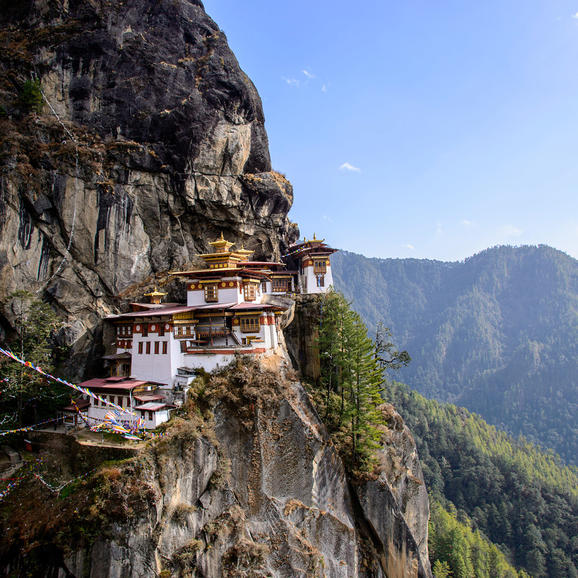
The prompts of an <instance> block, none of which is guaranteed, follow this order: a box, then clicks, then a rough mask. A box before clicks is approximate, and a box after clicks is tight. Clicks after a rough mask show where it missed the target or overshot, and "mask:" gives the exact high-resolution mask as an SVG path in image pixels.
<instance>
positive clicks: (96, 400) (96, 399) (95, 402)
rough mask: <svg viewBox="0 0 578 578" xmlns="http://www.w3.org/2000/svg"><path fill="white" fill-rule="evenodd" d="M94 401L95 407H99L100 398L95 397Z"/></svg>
mask: <svg viewBox="0 0 578 578" xmlns="http://www.w3.org/2000/svg"><path fill="white" fill-rule="evenodd" d="M93 399H94V405H95V406H96V405H98V398H96V397H95V398H93Z"/></svg>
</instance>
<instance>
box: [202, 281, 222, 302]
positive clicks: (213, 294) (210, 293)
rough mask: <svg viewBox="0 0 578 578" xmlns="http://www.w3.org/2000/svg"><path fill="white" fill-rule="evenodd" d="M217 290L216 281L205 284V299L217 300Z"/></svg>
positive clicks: (209, 300) (208, 300) (207, 300)
mask: <svg viewBox="0 0 578 578" xmlns="http://www.w3.org/2000/svg"><path fill="white" fill-rule="evenodd" d="M218 295H219V290H218V288H217V284H216V283H211V284H210V285H205V301H206V302H207V303H212V302H215V301H218Z"/></svg>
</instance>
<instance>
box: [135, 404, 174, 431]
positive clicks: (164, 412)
mask: <svg viewBox="0 0 578 578" xmlns="http://www.w3.org/2000/svg"><path fill="white" fill-rule="evenodd" d="M135 413H136V415H137V418H141V419H142V420H143V421H144V426H145V429H155V428H157V427H158V426H159V425H161V424H162V423H165V422H166V421H169V418H170V415H169V413H170V412H169V410H168V409H161V410H159V411H153V412H149V411H148V410H144V417H143V416H142V414H141V411H140V410H138V409H137V410H135ZM150 413H152V416H153V419H149V415H150Z"/></svg>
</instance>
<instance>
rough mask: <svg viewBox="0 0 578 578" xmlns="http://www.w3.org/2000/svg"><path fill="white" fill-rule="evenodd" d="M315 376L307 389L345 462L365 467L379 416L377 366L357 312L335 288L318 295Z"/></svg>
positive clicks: (370, 462) (368, 464)
mask: <svg viewBox="0 0 578 578" xmlns="http://www.w3.org/2000/svg"><path fill="white" fill-rule="evenodd" d="M319 355H320V362H321V377H320V380H319V383H318V384H317V387H315V388H314V389H313V391H312V394H313V397H314V399H315V401H316V403H317V406H318V408H319V410H320V413H321V414H322V416H323V419H324V421H325V423H326V425H327V427H328V429H329V432H330V433H331V435H332V437H333V440H334V442H335V443H336V445H337V447H338V449H339V450H340V452H341V454H342V456H343V457H344V459H345V461H346V464H347V465H348V467H349V468H350V469H351V470H352V471H354V472H358V473H360V472H368V471H371V469H372V468H373V465H374V457H373V455H374V452H375V450H376V449H377V448H378V447H379V442H380V438H381V431H380V428H381V427H384V423H385V421H384V419H383V417H382V414H381V411H380V405H381V404H382V399H381V396H380V391H381V388H382V385H383V379H384V377H383V370H382V368H381V367H380V364H379V362H378V357H377V355H376V350H375V345H374V343H373V342H372V341H371V339H370V338H369V337H368V336H367V329H366V328H365V325H364V324H363V322H362V321H361V318H360V316H359V315H358V314H357V313H355V312H354V311H353V310H352V309H351V308H350V306H349V303H348V302H347V301H346V299H345V298H344V297H343V295H341V294H340V293H336V292H333V291H332V292H329V293H327V295H326V296H325V298H324V301H323V303H322V311H321V325H320V330H319Z"/></svg>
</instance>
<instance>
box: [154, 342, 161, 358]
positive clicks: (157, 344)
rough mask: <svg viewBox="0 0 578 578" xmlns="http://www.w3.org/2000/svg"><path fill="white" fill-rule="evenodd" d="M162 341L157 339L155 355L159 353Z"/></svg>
mask: <svg viewBox="0 0 578 578" xmlns="http://www.w3.org/2000/svg"><path fill="white" fill-rule="evenodd" d="M159 347H160V341H155V355H158V354H159Z"/></svg>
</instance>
